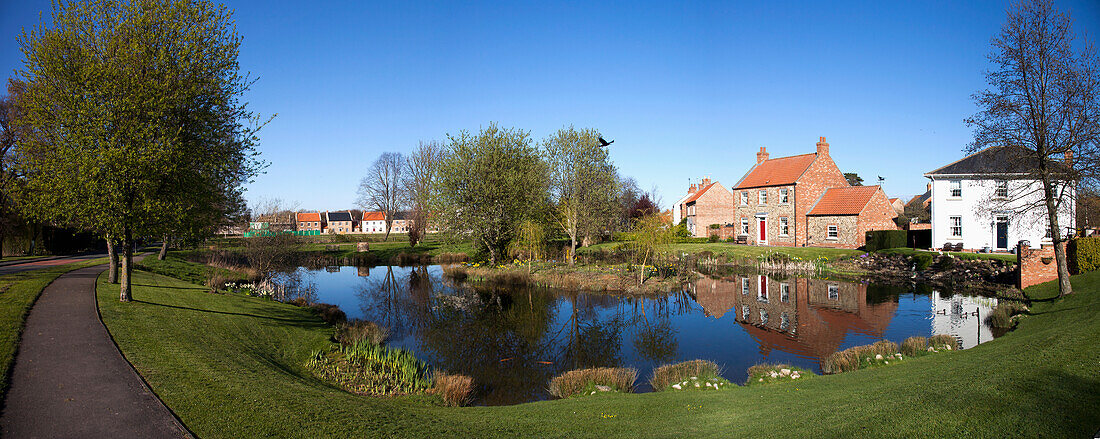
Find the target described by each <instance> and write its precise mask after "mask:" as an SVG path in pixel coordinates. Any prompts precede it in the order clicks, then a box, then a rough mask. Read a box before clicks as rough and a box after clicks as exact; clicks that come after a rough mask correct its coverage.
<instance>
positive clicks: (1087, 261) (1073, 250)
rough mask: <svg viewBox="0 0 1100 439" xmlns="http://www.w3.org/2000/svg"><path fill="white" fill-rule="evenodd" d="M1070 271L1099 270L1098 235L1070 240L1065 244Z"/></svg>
mask: <svg viewBox="0 0 1100 439" xmlns="http://www.w3.org/2000/svg"><path fill="white" fill-rule="evenodd" d="M1066 253H1067V254H1066V257H1067V259H1069V261H1068V262H1069V270H1070V273H1073V274H1079V273H1085V272H1089V271H1096V270H1100V236H1089V237H1085V238H1077V239H1073V240H1070V241H1069V243H1068V244H1067V245H1066Z"/></svg>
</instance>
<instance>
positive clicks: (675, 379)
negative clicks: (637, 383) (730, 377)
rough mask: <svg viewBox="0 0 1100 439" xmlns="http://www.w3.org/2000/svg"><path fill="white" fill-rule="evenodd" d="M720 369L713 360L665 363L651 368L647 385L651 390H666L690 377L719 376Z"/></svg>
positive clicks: (705, 377)
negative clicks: (651, 372) (650, 375)
mask: <svg viewBox="0 0 1100 439" xmlns="http://www.w3.org/2000/svg"><path fill="white" fill-rule="evenodd" d="M721 372H722V371H721V370H720V369H719V367H718V364H716V363H715V362H713V361H707V360H691V361H685V362H682V363H676V364H666V365H664V366H661V367H658V368H656V369H653V376H652V377H650V378H649V385H651V386H653V390H654V391H657V392H660V391H662V390H667V389H668V388H669V386H672V385H673V384H676V383H681V382H683V381H684V380H687V379H688V378H691V377H697V378H701V379H707V378H714V377H719V376H720V374H721Z"/></svg>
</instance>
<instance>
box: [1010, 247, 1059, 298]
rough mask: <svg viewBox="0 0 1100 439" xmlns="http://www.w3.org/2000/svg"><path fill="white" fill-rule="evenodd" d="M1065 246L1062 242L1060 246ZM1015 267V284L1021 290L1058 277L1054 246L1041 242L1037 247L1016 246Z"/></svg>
mask: <svg viewBox="0 0 1100 439" xmlns="http://www.w3.org/2000/svg"><path fill="white" fill-rule="evenodd" d="M1065 246H1066V244H1065V243H1064V242H1063V243H1062V247H1063V248H1065ZM1016 267H1018V268H1017V269H1018V270H1019V277H1018V278H1017V282H1016V286H1017V287H1018V288H1020V289H1021V290H1022V289H1024V288H1027V287H1029V286H1032V285H1035V284H1041V283H1043V282H1049V281H1052V280H1056V279H1058V263H1057V262H1055V260H1054V246H1052V245H1050V244H1043V246H1042V248H1039V249H1031V248H1028V247H1027V246H1024V245H1018V246H1016Z"/></svg>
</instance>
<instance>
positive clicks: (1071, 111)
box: [966, 0, 1100, 295]
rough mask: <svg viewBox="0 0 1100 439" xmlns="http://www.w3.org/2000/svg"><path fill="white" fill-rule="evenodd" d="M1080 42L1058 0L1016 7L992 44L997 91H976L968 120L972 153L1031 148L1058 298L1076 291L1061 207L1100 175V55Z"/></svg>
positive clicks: (1032, 0)
mask: <svg viewBox="0 0 1100 439" xmlns="http://www.w3.org/2000/svg"><path fill="white" fill-rule="evenodd" d="M1075 44H1077V36H1076V35H1075V34H1074V33H1073V30H1072V20H1071V19H1070V17H1069V16H1068V15H1066V14H1065V13H1062V12H1060V11H1057V10H1056V9H1055V8H1054V6H1053V1H1052V0H1025V1H1021V2H1020V3H1017V4H1016V5H1014V6H1012V7H1011V8H1010V9H1009V11H1008V20H1007V22H1006V23H1005V24H1004V26H1003V28H1002V30H1001V34H1000V35H998V36H997V37H995V38H994V39H993V42H992V45H993V53H992V54H990V56H989V59H990V61H992V63H993V64H994V69H993V70H991V71H989V72H987V73H986V79H987V81H988V82H989V85H990V88H989V89H986V90H983V91H980V92H978V93H976V94H975V95H974V99H975V101H976V102H977V104H978V106H979V107H980V111H979V112H978V113H977V114H975V115H974V116H971V117H970V118H968V119H967V120H966V122H967V124H968V125H970V126H971V127H973V128H974V141H973V143H972V144H971V145H970V149H971V150H978V149H982V148H985V147H988V146H1011V147H1019V148H1020V149H1022V150H1023V151H1025V152H1026V153H1025V154H1023V157H1021V158H1020V160H1026V161H1027V163H1028V165H1029V166H1028V167H1027V169H1030V170H1031V171H1030V173H1031V174H1032V176H1031V177H1032V178H1034V179H1036V180H1038V181H1040V182H1041V183H1042V185H1041V190H1042V195H1043V197H1042V199H1043V207H1045V208H1046V209H1045V210H1046V216H1047V219H1048V227H1050V235H1051V238H1052V241H1053V244H1054V254H1055V259H1056V260H1057V263H1058V287H1059V288H1058V290H1059V295H1066V294H1070V293H1072V292H1073V290H1072V286H1071V285H1070V281H1069V270H1068V269H1067V265H1066V254H1065V250H1064V249H1063V248H1062V245H1061V244H1062V242H1063V236H1062V232H1061V227H1060V225H1059V224H1058V212H1059V210H1060V209H1059V208H1060V207H1061V206H1062V205H1063V204H1064V203H1070V205H1072V203H1075V201H1074V200H1073V199H1072V198H1073V194H1074V190H1073V187H1074V185H1081V186H1093V185H1095V182H1096V181H1097V176H1098V175H1097V172H1100V163H1098V161H1100V154H1098V151H1097V149H1098V141H1100V99H1098V95H1100V77H1098V75H1097V68H1098V60H1097V58H1096V53H1095V50H1094V47H1093V46H1092V44H1091V43H1090V42H1088V41H1084V42H1083V45H1082V47H1083V49H1082V50H1081V52H1080V53H1079V54H1078V53H1075V52H1074V49H1073V46H1074V45H1075ZM1070 158H1072V160H1067V159H1070Z"/></svg>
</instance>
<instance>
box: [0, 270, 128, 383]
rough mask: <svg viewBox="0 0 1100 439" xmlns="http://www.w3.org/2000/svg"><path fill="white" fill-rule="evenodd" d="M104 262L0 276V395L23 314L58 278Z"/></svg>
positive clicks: (23, 319)
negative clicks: (1, 378)
mask: <svg viewBox="0 0 1100 439" xmlns="http://www.w3.org/2000/svg"><path fill="white" fill-rule="evenodd" d="M106 261H107V259H106V258H102V259H93V260H90V261H82V262H78V263H73V264H66V265H58V266H54V267H48V268H43V269H40V270H30V271H24V272H21V273H14V274H6V275H2V276H0V373H2V374H3V375H2V376H3V383H0V395H3V394H4V393H5V392H7V390H8V379H9V378H10V377H9V376H8V373H10V372H11V366H12V362H13V361H14V360H15V351H16V348H17V346H18V345H19V339H20V337H21V336H22V335H23V326H24V324H25V323H26V320H27V312H29V311H30V310H31V306H32V305H34V301H35V300H36V299H38V295H39V294H41V293H42V290H43V289H45V288H46V285H49V284H50V282H53V281H54V279H57V277H58V276H61V275H62V274H65V273H68V272H70V271H72V270H76V269H78V268H84V267H89V266H92V265H98V264H102V263H104V262H106ZM116 289H117V288H116Z"/></svg>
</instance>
